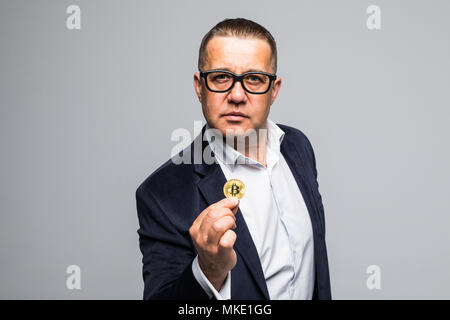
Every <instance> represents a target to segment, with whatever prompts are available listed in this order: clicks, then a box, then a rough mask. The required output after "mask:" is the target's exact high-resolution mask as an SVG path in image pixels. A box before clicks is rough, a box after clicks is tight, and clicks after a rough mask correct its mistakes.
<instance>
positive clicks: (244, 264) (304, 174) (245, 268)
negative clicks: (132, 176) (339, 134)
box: [136, 124, 331, 300]
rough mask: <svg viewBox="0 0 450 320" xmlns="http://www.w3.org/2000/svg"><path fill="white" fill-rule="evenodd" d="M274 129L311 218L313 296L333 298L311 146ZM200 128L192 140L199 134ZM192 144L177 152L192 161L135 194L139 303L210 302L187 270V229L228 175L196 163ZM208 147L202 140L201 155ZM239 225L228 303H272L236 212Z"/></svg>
mask: <svg viewBox="0 0 450 320" xmlns="http://www.w3.org/2000/svg"><path fill="white" fill-rule="evenodd" d="M277 125H278V126H279V127H280V128H281V129H282V130H283V131H284V132H285V136H284V138H283V141H282V143H281V153H282V154H283V156H284V157H285V159H286V162H287V164H288V165H289V168H290V169H291V171H292V173H293V175H294V177H295V180H296V182H297V186H298V187H299V189H300V191H301V193H302V196H303V198H304V200H305V203H306V207H307V208H308V212H309V215H310V218H311V223H312V229H313V239H314V261H315V271H316V272H315V274H316V278H315V286H314V294H313V299H331V289H330V277H329V270H328V258H327V249H326V245H325V217H324V208H323V204H322V197H321V195H320V193H319V185H318V183H317V170H316V161H315V157H314V152H313V148H312V146H311V144H310V142H309V140H308V138H307V137H306V136H305V135H304V134H303V133H302V132H301V131H300V130H298V129H295V128H293V127H289V126H285V125H281V124H277ZM205 127H206V126H203V129H202V135H200V134H199V135H198V136H197V138H201V137H202V136H203V133H204V131H205ZM194 143H195V141H193V142H192V144H191V145H190V146H189V147H188V148H186V149H185V150H183V151H181V152H180V155H184V152H188V153H190V154H189V157H190V158H191V164H186V163H184V164H178V165H177V164H174V163H173V161H172V160H171V159H169V160H168V161H167V162H165V163H164V164H163V165H161V166H160V167H159V168H158V169H157V170H156V171H155V172H153V173H152V174H151V175H150V176H149V177H148V178H146V179H145V180H144V181H143V182H142V183H141V185H140V186H139V187H138V189H137V190H136V205H137V214H138V218H139V229H138V231H137V232H138V235H139V246H140V250H141V252H142V256H143V257H142V263H143V278H144V284H145V286H144V299H166V300H172V299H177V300H184V299H187V300H193V299H194V300H197V299H209V297H208V295H207V294H206V293H205V292H204V290H203V289H202V287H201V286H200V285H199V284H198V282H197V281H196V279H195V277H194V275H193V273H192V262H193V260H194V258H195V257H196V255H197V252H196V249H195V246H194V244H193V242H192V240H191V237H190V235H189V228H190V226H191V225H192V223H193V222H194V220H195V219H196V218H197V216H198V215H199V214H200V212H202V211H203V210H204V209H205V208H206V207H208V206H209V205H211V204H213V203H215V202H217V201H219V200H221V199H223V198H224V194H223V185H224V184H225V182H226V178H225V175H224V174H223V171H222V170H221V168H220V165H219V164H218V163H217V162H214V163H213V164H207V163H204V162H202V163H201V164H195V163H194V161H193V154H194V153H193V152H194ZM207 144H208V142H207V141H204V140H203V141H202V142H201V148H202V149H201V150H204V148H205V147H206V145H207ZM201 154H203V153H201ZM186 156H187V155H186ZM236 225H237V228H236V229H235V230H234V231H235V232H236V234H237V239H236V242H235V245H234V249H235V251H236V256H237V263H236V266H235V267H234V268H233V269H232V270H231V298H232V299H251V300H260V299H261V300H263V299H270V296H269V292H268V290H267V285H266V281H265V278H264V274H263V271H262V267H261V263H260V260H259V256H258V252H257V251H256V247H255V244H254V243H253V240H252V238H251V235H250V232H249V230H248V227H247V225H246V223H245V220H244V217H243V215H242V213H241V211H240V209H238V210H237V213H236Z"/></svg>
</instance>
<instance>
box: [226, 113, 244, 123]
mask: <svg viewBox="0 0 450 320" xmlns="http://www.w3.org/2000/svg"><path fill="white" fill-rule="evenodd" d="M225 118H226V119H227V120H230V121H241V120H243V119H245V118H248V116H246V115H245V114H244V113H242V112H230V113H227V114H225Z"/></svg>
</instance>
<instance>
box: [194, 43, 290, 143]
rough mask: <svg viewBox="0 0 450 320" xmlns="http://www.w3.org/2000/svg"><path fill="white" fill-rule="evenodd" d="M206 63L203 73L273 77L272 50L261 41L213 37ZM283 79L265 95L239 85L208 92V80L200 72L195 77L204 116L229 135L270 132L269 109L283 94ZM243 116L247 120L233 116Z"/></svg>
mask: <svg viewBox="0 0 450 320" xmlns="http://www.w3.org/2000/svg"><path fill="white" fill-rule="evenodd" d="M206 51H207V62H206V65H205V67H204V71H207V70H212V69H222V70H223V69H225V70H228V71H232V72H234V73H235V74H242V73H244V72H247V71H263V72H268V73H273V69H272V65H271V60H270V52H271V51H270V46H269V44H268V43H267V41H265V40H261V39H240V38H235V37H214V38H212V39H211V40H210V41H209V42H208V45H207V47H206ZM280 86H281V78H277V79H276V80H275V81H273V82H272V85H271V88H270V90H269V91H268V92H267V93H265V94H251V93H248V92H247V91H245V90H244V88H242V84H241V83H240V82H238V81H236V83H235V84H234V86H233V88H232V89H231V90H229V91H227V92H222V93H217V92H211V91H209V90H208V89H207V88H206V85H205V80H204V79H203V78H202V79H201V78H200V74H199V73H198V72H197V73H195V74H194V87H195V91H196V93H197V96H198V98H199V100H200V102H201V104H202V111H203V115H204V117H205V119H206V121H207V122H208V125H210V126H211V127H213V128H217V129H219V130H220V131H221V132H222V135H224V136H225V135H226V133H227V129H228V130H233V132H236V133H239V132H240V131H239V130H242V131H241V132H242V133H245V132H247V130H249V129H255V130H258V129H261V128H267V121H266V120H267V117H268V115H269V111H270V106H271V105H272V103H273V102H274V101H275V98H276V96H277V94H278V91H279V90H280ZM232 112H240V113H243V114H244V116H238V117H237V116H231V115H229V113H232Z"/></svg>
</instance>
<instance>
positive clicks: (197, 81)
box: [194, 72, 203, 103]
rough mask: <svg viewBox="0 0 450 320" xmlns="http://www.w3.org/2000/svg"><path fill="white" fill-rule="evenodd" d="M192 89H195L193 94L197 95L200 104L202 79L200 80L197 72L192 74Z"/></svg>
mask: <svg viewBox="0 0 450 320" xmlns="http://www.w3.org/2000/svg"><path fill="white" fill-rule="evenodd" d="M194 89H195V93H196V94H197V97H198V100H199V101H200V103H201V102H202V94H203V88H202V78H200V73H198V72H196V73H194Z"/></svg>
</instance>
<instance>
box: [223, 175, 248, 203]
mask: <svg viewBox="0 0 450 320" xmlns="http://www.w3.org/2000/svg"><path fill="white" fill-rule="evenodd" d="M223 193H224V194H225V197H227V198H231V197H234V198H238V199H241V198H242V197H243V196H244V194H245V185H244V183H243V182H242V181H241V180H239V179H231V180H228V181H227V183H225V185H224V186H223Z"/></svg>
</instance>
